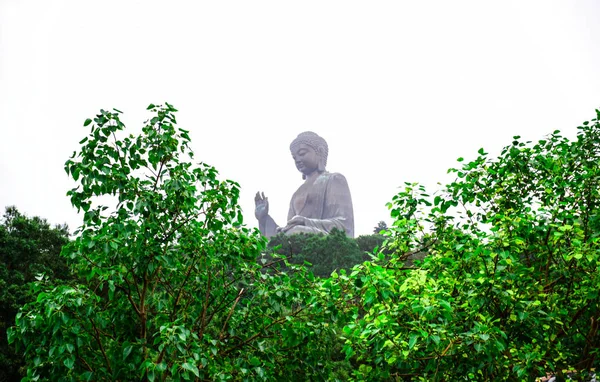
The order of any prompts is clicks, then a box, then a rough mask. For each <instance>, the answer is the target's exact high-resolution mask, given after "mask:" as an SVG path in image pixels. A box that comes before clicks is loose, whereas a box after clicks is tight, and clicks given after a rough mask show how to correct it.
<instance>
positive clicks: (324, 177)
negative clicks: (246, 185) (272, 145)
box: [254, 131, 354, 237]
mask: <svg viewBox="0 0 600 382" xmlns="http://www.w3.org/2000/svg"><path fill="white" fill-rule="evenodd" d="M290 151H291V153H292V158H293V159H294V162H295V164H296V168H297V169H298V171H300V172H301V173H302V179H304V183H303V184H302V185H301V186H300V187H299V188H298V190H296V192H295V193H294V195H293V196H292V200H291V201H290V209H289V212H288V221H287V223H286V224H285V225H284V226H282V227H281V226H278V225H277V223H275V221H274V220H273V218H271V216H270V215H269V199H268V198H267V197H266V196H265V194H264V193H262V192H257V193H256V196H255V197H254V202H255V204H256V208H255V211H254V212H255V216H256V218H257V219H258V225H259V229H260V232H261V233H262V234H263V235H264V236H266V237H271V236H273V235H276V234H277V233H278V232H285V233H286V234H289V235H291V234H295V233H303V232H304V233H324V234H327V233H329V232H330V231H331V230H332V229H333V228H337V229H339V230H343V231H345V232H346V234H347V235H348V236H350V237H354V212H353V209H352V197H351V196H350V189H349V188H348V182H347V181H346V178H345V177H344V176H343V175H342V174H339V173H330V172H327V171H326V170H325V166H326V165H327V156H328V154H329V148H328V146H327V142H326V141H325V140H324V139H323V138H321V137H320V136H318V135H317V134H315V133H313V132H310V131H306V132H304V133H300V134H299V135H298V137H297V138H296V139H294V141H293V142H292V143H291V145H290Z"/></svg>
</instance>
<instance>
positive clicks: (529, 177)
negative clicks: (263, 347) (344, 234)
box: [331, 111, 600, 380]
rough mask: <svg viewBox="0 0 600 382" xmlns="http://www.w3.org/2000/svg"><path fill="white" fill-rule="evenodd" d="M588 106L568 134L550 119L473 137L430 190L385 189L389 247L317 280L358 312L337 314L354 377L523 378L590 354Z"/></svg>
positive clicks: (599, 312)
mask: <svg viewBox="0 0 600 382" xmlns="http://www.w3.org/2000/svg"><path fill="white" fill-rule="evenodd" d="M597 115H598V117H597V118H596V119H594V120H592V121H591V123H589V122H585V123H584V124H583V126H581V127H579V131H578V135H577V138H576V139H575V140H572V141H571V140H569V139H567V138H565V137H563V136H561V135H560V134H559V131H555V132H553V133H552V134H550V135H549V136H548V137H546V138H544V139H542V140H539V141H538V142H536V143H531V142H522V141H521V140H520V137H518V136H517V137H514V142H513V143H512V144H511V145H509V146H507V147H505V148H504V150H503V151H502V153H501V155H500V156H499V157H498V158H496V159H493V158H489V157H488V154H487V153H486V152H485V151H484V150H483V149H481V150H479V156H478V157H477V158H476V159H475V160H473V161H470V162H467V163H466V164H463V165H462V166H461V168H459V169H451V170H450V171H451V172H452V173H454V174H456V175H457V179H456V180H455V181H454V182H452V183H450V184H448V185H447V186H446V187H445V189H444V191H443V192H442V193H440V194H438V195H437V196H435V197H431V196H430V195H429V194H428V193H427V192H426V190H425V189H424V188H423V187H422V186H419V185H417V184H410V183H408V184H407V185H406V188H405V189H404V190H403V191H402V192H400V193H399V194H398V195H396V196H395V197H394V198H393V200H392V202H391V203H389V207H390V210H391V215H392V217H393V218H394V219H395V222H394V224H393V226H392V227H391V228H390V229H389V230H390V246H389V248H391V249H393V250H394V254H392V255H391V256H386V255H385V254H383V253H380V254H379V255H378V256H379V260H378V261H376V262H367V263H364V264H362V265H360V266H357V267H355V268H354V270H353V271H352V274H351V275H350V277H341V276H340V277H339V278H338V279H337V280H338V285H337V286H336V287H335V288H332V289H331V290H332V291H336V290H337V291H343V292H339V298H340V299H342V300H345V301H346V302H347V306H349V307H350V308H349V309H350V312H352V313H351V314H350V317H360V319H355V320H349V321H348V323H347V325H346V326H345V327H344V334H345V338H346V346H345V348H344V351H345V352H346V354H347V356H348V358H349V359H350V360H351V361H352V363H353V365H354V367H355V370H354V377H355V378H357V379H360V380H363V379H364V380H383V379H392V378H398V379H400V378H402V379H404V378H406V379H413V380H416V379H423V380H457V379H469V380H513V379H514V380H523V379H527V380H533V379H534V378H535V377H536V376H538V375H544V374H545V371H552V370H569V369H571V370H572V369H576V370H590V369H592V368H594V367H597V366H598V357H599V350H598V349H600V333H599V331H598V328H599V325H598V322H599V320H600V297H599V296H600V295H599V291H600V288H599V286H600V271H599V269H600V255H599V254H600V187H599V186H600V184H599V182H600V167H599V166H598V163H600V123H599V118H600V111H597ZM459 162H463V159H462V158H459ZM423 251H427V253H428V254H429V255H428V256H427V257H425V258H424V259H423V260H422V261H420V262H419V263H417V266H416V267H411V268H407V267H406V266H405V264H404V260H405V259H406V258H407V257H408V256H410V255H411V254H414V253H418V252H423ZM345 296H349V297H345ZM357 296H358V297H357ZM357 298H358V300H357Z"/></svg>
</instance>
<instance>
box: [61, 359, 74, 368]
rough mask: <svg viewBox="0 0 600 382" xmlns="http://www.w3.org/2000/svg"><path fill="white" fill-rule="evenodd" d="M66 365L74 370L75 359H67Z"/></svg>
mask: <svg viewBox="0 0 600 382" xmlns="http://www.w3.org/2000/svg"><path fill="white" fill-rule="evenodd" d="M63 363H64V365H65V366H66V367H67V368H69V369H72V368H73V365H74V364H75V359H73V358H65V360H64V361H63Z"/></svg>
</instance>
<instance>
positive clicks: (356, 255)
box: [267, 228, 387, 277]
mask: <svg viewBox="0 0 600 382" xmlns="http://www.w3.org/2000/svg"><path fill="white" fill-rule="evenodd" d="M384 241H385V237H384V236H382V235H361V236H359V237H357V238H356V239H353V238H351V237H348V236H346V234H345V233H344V232H343V231H339V230H337V229H335V228H334V229H333V230H332V232H331V233H330V234H329V235H322V234H321V235H319V234H306V233H304V234H298V235H290V236H287V235H284V234H279V235H277V236H274V237H272V238H271V241H270V242H269V245H268V251H267V253H268V254H273V253H276V254H279V255H282V256H286V257H287V260H288V261H289V262H290V263H292V264H305V265H307V267H308V270H310V271H311V272H312V273H313V274H314V275H315V276H318V277H329V276H330V275H331V273H332V272H333V271H338V272H339V271H340V270H342V269H344V270H350V269H351V268H352V267H354V266H355V265H357V264H360V263H362V262H364V261H369V260H371V259H372V257H373V253H374V252H376V251H378V250H379V249H381V248H383V243H384ZM386 253H387V252H386Z"/></svg>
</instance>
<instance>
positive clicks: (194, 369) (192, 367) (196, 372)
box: [181, 362, 200, 378]
mask: <svg viewBox="0 0 600 382" xmlns="http://www.w3.org/2000/svg"><path fill="white" fill-rule="evenodd" d="M181 367H183V368H184V369H186V370H189V371H191V372H192V373H194V375H195V376H196V378H200V371H199V370H198V367H196V365H194V364H191V363H189V362H185V363H184V364H183V365H181Z"/></svg>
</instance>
